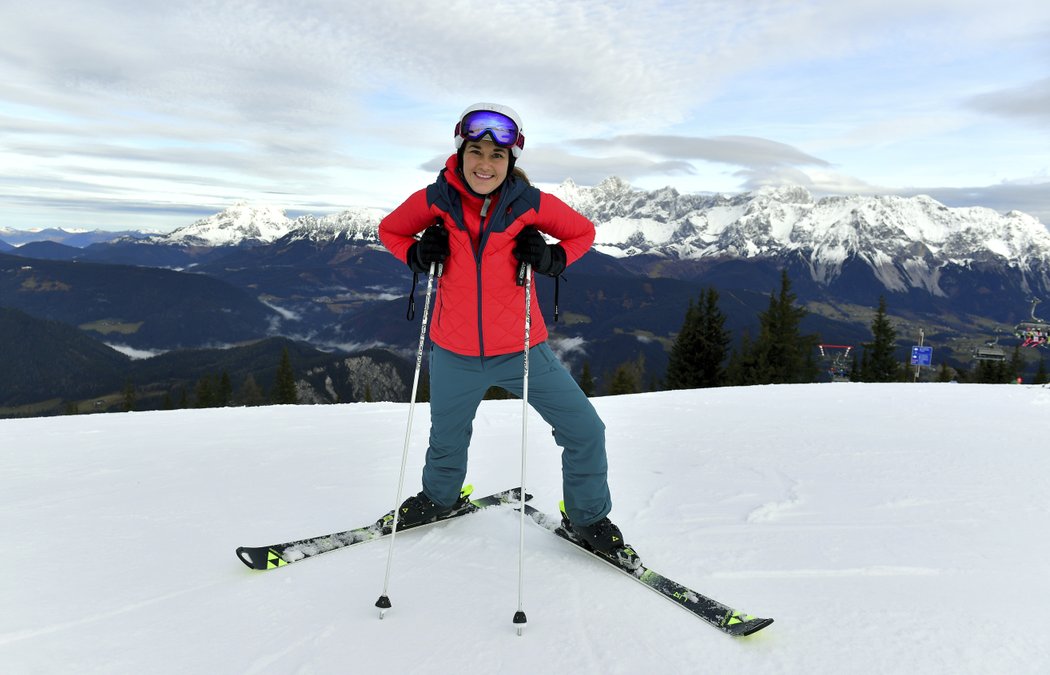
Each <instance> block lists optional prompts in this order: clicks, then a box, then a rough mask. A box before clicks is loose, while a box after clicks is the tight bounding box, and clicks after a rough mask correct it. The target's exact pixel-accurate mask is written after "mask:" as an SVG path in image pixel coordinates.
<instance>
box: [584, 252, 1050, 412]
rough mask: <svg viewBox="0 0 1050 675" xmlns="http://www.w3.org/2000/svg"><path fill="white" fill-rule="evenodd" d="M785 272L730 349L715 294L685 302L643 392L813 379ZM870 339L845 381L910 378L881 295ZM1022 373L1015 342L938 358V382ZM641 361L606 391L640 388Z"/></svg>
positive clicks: (810, 350) (812, 339)
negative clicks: (661, 371)
mask: <svg viewBox="0 0 1050 675" xmlns="http://www.w3.org/2000/svg"><path fill="white" fill-rule="evenodd" d="M796 302H797V296H796V295H795V294H794V293H793V292H792V291H791V281H790V279H789V278H788V275H787V271H786V270H782V271H781V276H780V288H779V290H776V291H774V292H773V293H771V294H770V298H769V305H768V307H767V308H766V310H765V311H763V312H761V313H759V315H758V332H757V335H755V336H752V335H751V334H750V332H748V333H745V334H744V335H743V336H742V338H741V342H740V346H739V347H738V348H737V349H734V350H730V345H731V344H732V334H731V333H730V332H729V331H728V330H727V329H726V327H725V324H726V318H727V317H726V315H725V314H724V313H723V312H722V311H721V309H719V306H718V303H719V294H718V291H717V290H715V289H714V288H707V289H705V290H703V291H702V292H701V293H700V296H699V298H697V299H696V300H695V301H694V300H690V301H689V305H688V307H687V308H686V311H685V317H684V320H683V322H682V328H681V330H679V331H678V334H677V336H676V337H675V340H674V343H673V345H672V347H671V352H670V355H669V359H668V365H667V371H666V375H665V378H664V381H663V382H662V383H657V384H656V385H655V386H651V387H650V389H661V388H662V389H696V388H702V387H721V386H740V385H754V384H791V383H804V382H815V381H817V379H818V377H819V375H820V371H821V368H820V366H819V364H818V362H817V358H816V353H817V352H816V349H817V347H818V345H819V344H820V338H819V336H817V335H815V334H803V333H802V332H801V322H802V320H803V318H804V317H805V316H806V314H807V311H806V310H805V308H803V307H801V306H798V305H797V304H796ZM871 334H872V339H871V341H869V342H865V343H863V344H862V345H861V350H859V353H860V356H859V360H858V352H857V351H854V352H853V363H852V367H851V368H850V369H849V379H850V380H852V381H854V382H902V381H911V380H912V379H913V370H912V367H911V366H910V364H909V363H908V362H907V360H905V359H904V358H902V355H901V354H900V353H899V352H900V350H899V348H898V346H897V330H896V329H895V328H894V326H893V324H892V322H891V321H890V319H889V316H888V312H887V304H886V298H885V296H882V297H880V298H879V303H878V308H877V310H876V312H875V316H874V318H873V320H872V322H871ZM1023 370H1024V360H1023V359H1022V357H1021V352H1020V347H1015V349H1014V353H1013V356H1012V358H1010V359H1009V360H1004V361H1001V362H988V361H981V362H978V364H977V365H976V366H975V368H974V369H973V370H972V371H971V372H969V373H966V372H962V371H956V370H954V369H951V368H949V367H948V366H947V364H944V363H942V364H941V366H940V369H939V371H938V374H937V376H936V379H937V380H938V381H943V382H948V381H972V382H987V383H1004V382H1016V381H1018V378H1019V377H1020V375H1021V373H1022V372H1023ZM643 372H644V361H642V360H639V361H636V362H628V363H625V364H621V365H620V366H619V367H618V368H617V369H616V371H615V372H614V373H613V375H612V376H611V378H605V379H606V380H607V381H609V385H608V387H607V388H606V391H605V393H607V394H624V393H635V392H638V391H641V378H642V373H643ZM1048 380H1050V376H1048V374H1047V369H1046V364H1045V360H1042V361H1040V363H1039V370H1038V371H1037V372H1036V375H1035V378H1034V379H1033V383H1034V384H1045V383H1046V382H1047V381H1048ZM580 387H581V388H582V389H583V390H584V392H585V393H586V394H587V395H588V396H591V395H593V394H595V393H596V391H595V390H596V386H595V382H594V377H593V375H592V373H591V371H590V365H589V364H588V363H584V364H583V372H582V373H581V376H580Z"/></svg>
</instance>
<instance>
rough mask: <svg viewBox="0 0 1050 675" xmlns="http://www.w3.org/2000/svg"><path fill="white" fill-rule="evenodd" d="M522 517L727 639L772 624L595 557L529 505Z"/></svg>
mask: <svg viewBox="0 0 1050 675" xmlns="http://www.w3.org/2000/svg"><path fill="white" fill-rule="evenodd" d="M525 513H526V514H527V515H528V516H530V517H531V518H532V520H533V521H534V522H535V523H536V524H538V525H539V526H541V527H543V528H544V529H546V530H549V531H551V532H553V533H554V534H556V535H558V536H559V537H561V538H562V539H564V540H565V541H568V542H569V543H571V544H573V545H574V546H576V547H577V548H579V549H580V550H582V551H586V552H587V553H589V554H591V555H592V556H594V557H595V558H598V559H599V560H601V561H602V562H604V563H607V564H609V565H611V566H612V567H614V568H616V569H618V570H619V571H621V572H623V573H624V574H626V575H627V576H629V577H631V578H632V579H634V580H635V581H637V582H639V583H641V584H642V585H644V586H645V587H647V588H649V589H651V590H653V591H656V592H657V593H659V594H660V595H662V596H663V597H665V598H667V599H668V600H670V601H671V602H673V603H674V604H676V605H678V606H679V607H681V608H682V609H684V610H686V611H687V612H689V613H691V614H693V615H694V616H696V617H698V618H700V619H702V620H703V621H705V622H707V623H708V624H710V625H712V626H714V627H715V628H717V629H718V630H720V631H722V632H723V633H726V634H727V635H732V636H733V637H743V636H745V635H751V634H752V633H756V632H758V631H760V630H762V629H763V628H765V627H766V626H768V625H769V624H771V623H773V619H763V618H759V617H755V616H751V615H749V614H745V613H743V612H740V611H738V610H735V609H733V608H732V607H729V606H727V605H723V604H722V603H720V602H718V601H717V600H713V599H711V598H709V597H707V596H705V595H703V594H701V593H697V592H696V591H694V590H692V589H691V588H687V587H686V586H683V585H682V584H680V583H678V582H676V581H672V580H671V579H668V578H667V577H665V576H663V575H662V574H660V573H658V572H656V571H654V570H651V569H649V568H648V567H646V566H645V565H642V564H638V565H637V566H636V567H634V568H631V567H628V566H626V565H624V564H621V563H620V562H618V561H616V560H613V559H611V558H608V557H606V556H604V555H602V554H601V553H598V552H597V551H595V550H594V549H592V548H590V547H589V546H587V545H586V544H584V543H583V542H582V541H580V540H579V539H577V538H576V537H574V536H573V535H572V534H571V533H569V532H566V531H565V529H564V528H562V526H561V517H560V516H551V515H548V514H546V513H543V512H542V511H540V510H539V509H537V508H535V507H533V506H532V505H531V504H526V505H525ZM633 562H634V563H636V564H637V563H638V561H637V559H634V561H633Z"/></svg>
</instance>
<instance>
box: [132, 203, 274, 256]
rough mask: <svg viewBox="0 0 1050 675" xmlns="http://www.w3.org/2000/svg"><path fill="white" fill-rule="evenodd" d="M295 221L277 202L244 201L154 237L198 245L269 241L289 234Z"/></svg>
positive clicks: (169, 241) (156, 239)
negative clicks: (268, 203) (255, 202)
mask: <svg viewBox="0 0 1050 675" xmlns="http://www.w3.org/2000/svg"><path fill="white" fill-rule="evenodd" d="M294 223H295V221H293V220H292V219H291V218H289V217H288V216H287V215H285V212H284V210H283V209H280V208H278V207H276V206H272V205H265V204H264V205H259V204H249V203H248V202H243V201H241V202H236V203H235V204H233V205H232V206H230V207H229V208H227V209H224V210H222V211H220V212H219V213H216V214H215V215H211V216H208V217H207V218H201V219H200V220H198V221H196V222H194V223H192V224H190V225H187V226H186V227H180V228H179V229H177V230H175V231H173V232H171V233H169V234H163V235H157V236H156V237H153V238H152V241H154V242H158V243H169V244H181V245H197V246H239V245H245V244H268V243H271V242H274V241H276V240H277V239H280V238H281V237H283V236H285V235H286V234H288V232H290V231H291V230H292V229H293V227H294Z"/></svg>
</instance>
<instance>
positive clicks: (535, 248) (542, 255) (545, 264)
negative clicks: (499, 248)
mask: <svg viewBox="0 0 1050 675" xmlns="http://www.w3.org/2000/svg"><path fill="white" fill-rule="evenodd" d="M514 241H515V242H516V245H515V246H514V257H515V258H517V259H518V260H519V261H521V262H523V263H528V264H530V265H532V270H533V271H534V272H536V273H537V274H546V275H547V276H549V277H556V276H558V275H559V274H561V273H562V272H564V271H565V249H564V248H562V247H561V244H548V243H547V242H546V241H544V240H543V235H542V234H540V233H539V230H537V229H536V228H534V227H526V228H525V229H523V230H522V231H521V232H520V233H518V236H517V237H515V238H514Z"/></svg>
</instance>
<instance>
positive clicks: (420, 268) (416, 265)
mask: <svg viewBox="0 0 1050 675" xmlns="http://www.w3.org/2000/svg"><path fill="white" fill-rule="evenodd" d="M448 254H449V247H448V230H446V229H445V228H443V227H441V226H440V225H431V226H430V227H428V228H427V229H426V230H424V231H423V236H422V238H420V240H419V241H417V242H416V243H414V244H412V245H411V246H410V247H409V248H408V266H409V268H410V269H411V270H412V271H413V272H419V273H420V274H428V273H429V272H430V263H436V264H438V265H441V264H442V263H444V262H445V258H447V257H448Z"/></svg>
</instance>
